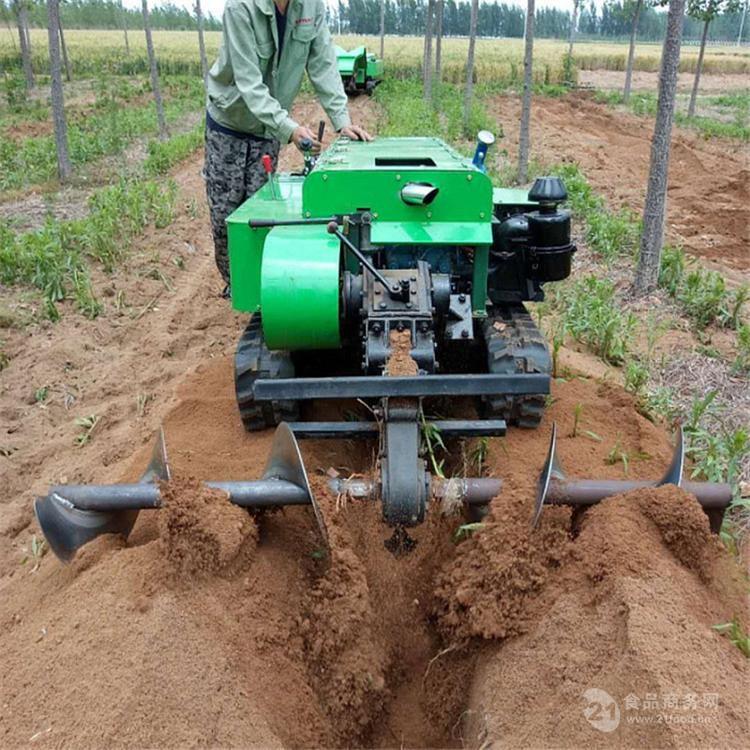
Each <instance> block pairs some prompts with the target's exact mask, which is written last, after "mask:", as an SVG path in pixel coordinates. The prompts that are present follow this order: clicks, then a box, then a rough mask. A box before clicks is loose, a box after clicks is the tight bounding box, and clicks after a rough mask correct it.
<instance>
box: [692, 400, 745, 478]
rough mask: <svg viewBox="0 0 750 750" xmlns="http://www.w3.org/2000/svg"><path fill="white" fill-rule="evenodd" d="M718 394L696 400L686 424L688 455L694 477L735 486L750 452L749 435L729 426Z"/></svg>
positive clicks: (742, 429) (742, 428)
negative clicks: (718, 399)
mask: <svg viewBox="0 0 750 750" xmlns="http://www.w3.org/2000/svg"><path fill="white" fill-rule="evenodd" d="M717 395H718V394H717V392H716V391H715V390H713V391H709V392H708V393H707V394H706V395H705V396H696V397H695V398H694V399H693V402H692V404H691V405H690V409H689V411H688V414H687V418H686V421H685V424H684V425H683V430H684V433H685V438H686V441H687V447H686V454H687V455H688V456H689V457H690V458H691V459H692V460H693V464H694V465H693V471H692V476H693V477H699V478H701V479H706V480H708V481H709V482H729V483H730V484H735V483H736V481H737V477H738V474H739V467H740V464H741V462H742V460H743V459H744V457H745V456H747V455H748V453H750V432H749V431H748V429H747V428H746V427H740V428H736V429H735V428H733V427H728V426H727V425H726V422H725V420H724V418H723V414H724V410H723V409H722V408H721V407H720V406H719V405H718V404H717V402H716V399H717ZM735 491H736V487H735Z"/></svg>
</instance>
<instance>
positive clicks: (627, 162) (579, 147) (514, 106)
mask: <svg viewBox="0 0 750 750" xmlns="http://www.w3.org/2000/svg"><path fill="white" fill-rule="evenodd" d="M532 109H533V111H532V123H533V125H532V129H531V150H532V153H533V154H534V158H535V159H536V160H537V161H540V162H541V163H543V164H553V163H559V162H565V161H569V162H575V163H577V164H579V165H580V167H581V169H582V170H583V172H584V174H585V175H586V177H587V179H588V180H589V181H590V182H591V184H592V185H593V186H594V188H595V190H596V191H597V192H598V193H600V194H602V195H604V196H606V198H607V202H608V203H609V205H610V207H611V208H612V209H614V210H618V209H620V208H621V207H626V206H627V207H630V208H631V209H633V210H634V211H636V212H637V213H640V212H642V209H643V200H644V198H645V194H646V184H647V178H648V168H649V160H650V150H651V137H652V135H653V128H654V124H653V118H647V117H637V116H635V115H630V114H627V113H624V112H621V111H616V110H613V109H609V108H607V107H606V106H605V105H602V104H598V103H596V102H594V101H593V100H592V98H591V96H590V95H589V94H586V93H580V92H579V93H576V94H570V95H568V96H565V97H560V98H555V99H552V98H542V97H536V98H535V99H534V101H533V104H532ZM520 111H521V110H520V99H519V98H518V97H516V96H498V97H496V98H495V100H494V102H493V103H492V104H491V105H490V112H491V113H492V114H493V115H494V116H495V117H496V118H497V121H498V123H499V124H500V125H502V129H503V132H504V135H505V138H504V140H503V141H501V142H500V148H503V147H505V148H507V149H508V152H509V154H511V155H512V154H514V153H515V152H516V148H517V144H518V122H519V118H520ZM749 169H750V168H749V166H748V159H747V151H746V149H743V148H741V147H740V146H739V145H738V144H737V143H736V142H732V141H721V140H718V139H717V140H712V141H707V140H705V139H703V138H701V137H700V136H699V135H698V134H696V133H693V132H691V131H689V130H683V129H680V128H676V129H675V131H674V135H673V137H672V155H671V160H670V171H669V193H668V198H669V199H668V204H667V210H668V213H667V226H666V231H667V235H668V237H669V239H670V240H671V241H672V242H675V243H680V244H682V245H683V247H684V248H685V249H686V250H687V251H688V252H690V253H692V254H693V255H696V256H698V257H700V258H703V259H705V260H707V261H709V262H710V263H711V264H713V265H715V266H716V267H717V268H719V269H721V270H725V272H727V271H728V273H729V274H730V275H732V274H733V275H734V277H735V278H737V279H738V280H740V281H741V280H742V277H743V275H744V274H743V273H742V272H745V271H747V270H749V269H750V208H749V206H750V203H749V202H748V180H749V178H750V171H749ZM745 280H746V279H745Z"/></svg>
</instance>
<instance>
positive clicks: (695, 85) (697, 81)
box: [688, 18, 711, 117]
mask: <svg viewBox="0 0 750 750" xmlns="http://www.w3.org/2000/svg"><path fill="white" fill-rule="evenodd" d="M710 23H711V19H710V18H707V19H706V21H705V23H704V24H703V35H702V36H701V50H700V52H699V53H698V63H697V65H696V66H695V80H694V81H693V90H692V91H691V92H690V104H688V117H695V101H696V99H697V98H698V86H700V82H701V70H702V69H703V53H704V52H705V51H706V39H708V25H709V24H710Z"/></svg>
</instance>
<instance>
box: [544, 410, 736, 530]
mask: <svg viewBox="0 0 750 750" xmlns="http://www.w3.org/2000/svg"><path fill="white" fill-rule="evenodd" d="M684 470H685V439H684V435H683V432H682V427H679V428H678V430H677V439H676V443H675V449H674V453H673V454H672V460H671V462H670V464H669V467H668V468H667V470H666V472H665V474H664V476H663V477H662V478H661V479H659V480H658V481H655V482H649V481H643V480H638V481H623V480H612V479H568V478H567V477H566V475H565V472H564V471H563V470H562V467H561V465H560V461H559V459H558V457H557V427H556V425H554V424H553V425H552V435H551V437H550V445H549V450H548V452H547V460H546V461H545V463H544V467H543V468H542V471H541V473H540V474H539V480H538V483H537V496H536V502H535V503H534V514H533V518H532V527H536V526H537V525H538V523H539V519H540V518H541V515H542V512H543V511H544V506H545V505H568V506H572V507H574V508H585V507H588V506H591V505H595V504H596V503H599V502H601V501H602V500H605V499H606V498H608V497H611V496H613V495H619V494H620V493H623V492H629V491H630V490H639V489H645V488H648V487H661V486H663V485H666V484H673V485H675V486H676V487H681V488H682V489H684V490H685V491H686V492H688V493H690V494H691V495H694V496H695V498H696V499H697V500H698V502H699V503H700V505H701V507H702V508H703V511H704V512H705V514H706V515H707V516H708V519H709V523H710V526H711V531H713V532H714V533H718V532H719V530H720V529H721V524H722V521H723V519H724V512H725V511H726V509H727V507H728V506H729V504H730V503H731V501H732V488H731V487H730V485H728V484H725V483H722V482H689V481H685V480H684V476H683V475H684Z"/></svg>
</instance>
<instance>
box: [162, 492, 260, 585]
mask: <svg viewBox="0 0 750 750" xmlns="http://www.w3.org/2000/svg"><path fill="white" fill-rule="evenodd" d="M161 499H162V511H161V512H160V513H159V539H160V542H161V547H162V550H163V551H164V556H165V557H166V559H167V560H168V561H169V564H170V566H171V567H172V569H173V571H174V572H175V573H176V574H177V575H179V576H183V575H196V574H202V573H215V572H217V571H219V570H221V569H222V568H224V567H225V566H226V565H227V564H228V563H230V562H231V561H232V560H234V559H235V558H236V557H237V555H238V554H239V553H240V550H241V549H242V548H243V547H244V546H245V543H246V542H247V541H248V540H250V541H252V547H254V546H255V542H257V539H258V531H257V528H256V526H255V523H254V522H253V520H252V518H251V517H250V516H249V515H248V513H247V512H246V511H245V510H243V509H242V508H238V507H237V506H236V505H232V503H230V502H229V498H228V497H227V494H226V493H225V492H221V491H220V490H213V489H210V488H208V487H206V485H204V484H203V483H202V482H200V481H199V480H197V479H187V478H186V479H175V480H172V481H170V482H165V483H164V484H163V485H162V487H161Z"/></svg>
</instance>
